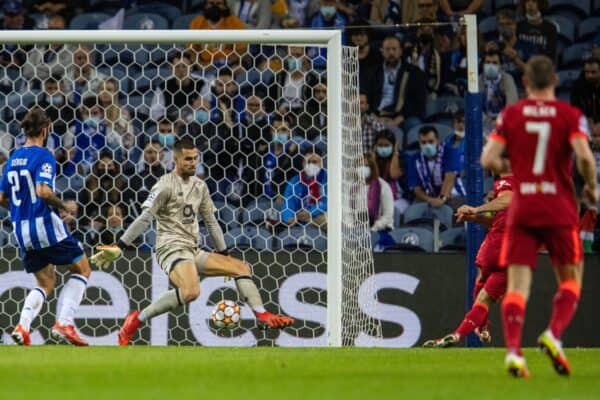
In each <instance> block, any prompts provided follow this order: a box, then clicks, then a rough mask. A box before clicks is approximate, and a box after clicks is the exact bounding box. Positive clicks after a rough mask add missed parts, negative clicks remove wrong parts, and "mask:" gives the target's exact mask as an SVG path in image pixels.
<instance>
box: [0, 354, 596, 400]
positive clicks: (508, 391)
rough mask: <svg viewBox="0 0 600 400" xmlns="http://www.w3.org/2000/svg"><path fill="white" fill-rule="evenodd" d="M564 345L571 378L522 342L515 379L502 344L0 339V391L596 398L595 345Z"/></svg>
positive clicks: (119, 395) (50, 397)
mask: <svg viewBox="0 0 600 400" xmlns="http://www.w3.org/2000/svg"><path fill="white" fill-rule="evenodd" d="M567 352H568V355H569V357H570V360H571V364H572V367H573V371H574V374H573V376H571V377H570V378H564V377H559V376H558V375H556V374H555V373H554V371H553V370H552V368H551V366H550V363H549V361H548V360H547V359H546V358H545V356H543V355H542V354H541V353H539V352H538V351H537V350H533V349H528V350H526V351H525V355H526V357H527V359H528V362H529V368H530V371H531V374H532V377H531V378H530V379H529V380H515V379H514V378H511V377H509V376H508V375H507V374H506V373H505V371H504V369H503V363H502V361H503V356H504V351H503V350H502V349H450V350H437V349H431V350H430V349H427V350H424V349H357V348H351V349H314V348H310V349H282V348H240V349H238V348H203V347H144V346H135V347H130V348H114V347H110V348H109V347H90V348H74V347H66V346H43V347H30V348H18V347H13V346H10V347H9V346H3V347H1V348H0V370H1V372H0V393H1V396H0V398H2V399H10V400H18V399H44V400H54V399H61V400H68V399H73V400H96V399H107V400H108V399H110V400H116V399H131V400H134V399H135V400H137V399H143V400H151V399H160V400H170V399H177V400H184V399H194V400H208V399H220V398H223V399H232V398H236V399H240V400H247V399H261V400H264V399H274V398H277V399H344V400H353V399H360V400H370V399H392V398H393V399H411V400H412V399H461V400H462V399H478V400H481V399H503V400H504V399H509V400H517V399H527V400H531V399H556V400H558V399H598V398H600V349H594V350H590V349H568V350H567Z"/></svg>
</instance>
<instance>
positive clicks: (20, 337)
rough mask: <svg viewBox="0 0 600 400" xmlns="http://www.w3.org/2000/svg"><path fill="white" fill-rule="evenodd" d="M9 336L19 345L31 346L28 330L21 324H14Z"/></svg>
mask: <svg viewBox="0 0 600 400" xmlns="http://www.w3.org/2000/svg"><path fill="white" fill-rule="evenodd" d="M10 336H11V337H12V339H13V340H14V341H15V343H16V344H18V345H19V346H31V337H30V336H29V331H27V330H25V328H23V325H21V324H18V325H17V326H15V330H14V331H13V333H11V335H10Z"/></svg>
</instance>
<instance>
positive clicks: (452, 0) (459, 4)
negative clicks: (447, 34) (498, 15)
mask: <svg viewBox="0 0 600 400" xmlns="http://www.w3.org/2000/svg"><path fill="white" fill-rule="evenodd" d="M482 5H483V0H440V8H441V9H442V11H443V12H444V14H446V15H447V16H448V17H449V18H456V19H457V18H459V17H462V16H463V15H466V14H477V13H478V12H479V10H480V9H481V6H482Z"/></svg>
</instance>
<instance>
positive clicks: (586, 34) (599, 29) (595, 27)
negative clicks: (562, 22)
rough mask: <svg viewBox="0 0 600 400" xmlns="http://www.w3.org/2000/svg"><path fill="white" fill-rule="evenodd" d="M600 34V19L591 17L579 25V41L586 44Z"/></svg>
mask: <svg viewBox="0 0 600 400" xmlns="http://www.w3.org/2000/svg"><path fill="white" fill-rule="evenodd" d="M599 33H600V17H590V18H586V19H585V20H583V21H582V22H581V23H580V24H579V25H578V30H577V41H578V42H585V41H587V40H590V39H591V38H593V37H594V36H595V35H597V34H599Z"/></svg>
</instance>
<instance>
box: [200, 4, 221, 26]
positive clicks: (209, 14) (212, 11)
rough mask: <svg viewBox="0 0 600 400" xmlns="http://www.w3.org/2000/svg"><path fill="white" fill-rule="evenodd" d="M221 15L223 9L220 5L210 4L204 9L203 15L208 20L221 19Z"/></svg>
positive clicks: (215, 20)
mask: <svg viewBox="0 0 600 400" xmlns="http://www.w3.org/2000/svg"><path fill="white" fill-rule="evenodd" d="M222 15H223V11H222V10H221V7H219V6H210V7H207V8H206V9H205V10H204V16H205V17H206V19H208V20H209V21H210V22H217V21H219V20H220V19H221V16H222Z"/></svg>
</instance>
